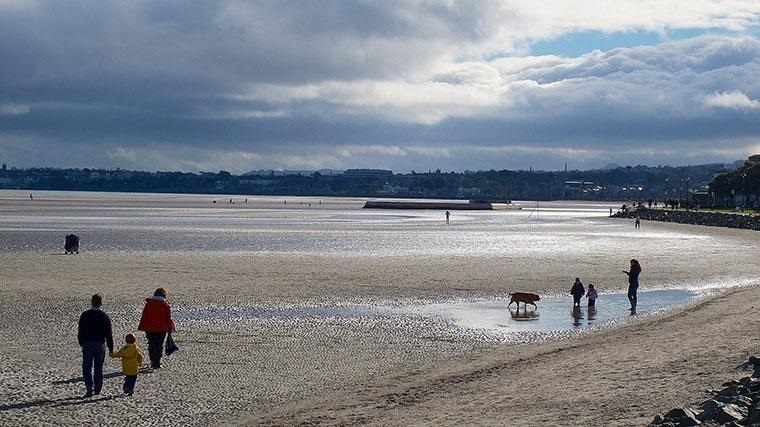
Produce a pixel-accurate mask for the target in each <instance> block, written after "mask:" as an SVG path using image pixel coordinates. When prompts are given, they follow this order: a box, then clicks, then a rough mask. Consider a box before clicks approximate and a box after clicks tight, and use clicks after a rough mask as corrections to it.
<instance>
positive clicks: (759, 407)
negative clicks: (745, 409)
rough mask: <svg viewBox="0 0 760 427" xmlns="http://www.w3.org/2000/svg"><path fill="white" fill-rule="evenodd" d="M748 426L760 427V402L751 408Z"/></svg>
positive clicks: (748, 415)
mask: <svg viewBox="0 0 760 427" xmlns="http://www.w3.org/2000/svg"><path fill="white" fill-rule="evenodd" d="M747 425H750V426H751V425H760V402H755V404H754V405H752V407H751V408H749V414H747Z"/></svg>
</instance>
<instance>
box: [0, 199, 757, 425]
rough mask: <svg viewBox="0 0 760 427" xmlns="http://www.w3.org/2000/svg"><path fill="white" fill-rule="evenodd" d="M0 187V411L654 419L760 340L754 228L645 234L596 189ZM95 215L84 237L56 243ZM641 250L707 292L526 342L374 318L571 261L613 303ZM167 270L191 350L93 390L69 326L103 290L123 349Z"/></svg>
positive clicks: (373, 420) (649, 273)
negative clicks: (98, 192) (76, 249)
mask: <svg viewBox="0 0 760 427" xmlns="http://www.w3.org/2000/svg"><path fill="white" fill-rule="evenodd" d="M0 196H2V197H0V199H2V204H0V215H1V216H0V218H2V220H3V223H2V230H0V234H2V236H3V237H4V239H3V243H2V244H3V245H4V251H5V253H4V256H3V257H2V258H0V271H2V272H3V273H2V274H3V277H2V281H1V282H0V283H1V285H0V295H1V296H2V301H3V309H2V311H0V322H2V325H3V327H2V329H0V339H2V342H3V343H4V344H3V345H2V346H0V353H2V358H1V359H2V362H0V384H2V386H0V424H1V425H40V424H44V425H91V424H95V423H105V422H116V423H119V424H121V423H128V422H134V423H138V424H148V425H158V424H166V423H173V424H176V425H210V424H234V425H237V424H244V425H245V424H250V425H256V424H270V425H271V424H286V425H290V424H301V423H307V424H320V423H321V424H365V423H366V424H373V425H410V424H412V425H425V424H427V425H433V424H435V425H440V424H448V425H453V424H490V425H493V424H497V425H518V424H520V425H546V424H559V425H563V424H564V425H591V424H603V425H644V424H647V423H648V422H650V421H651V420H652V418H653V417H654V416H655V415H656V414H657V413H660V412H663V411H666V410H669V409H671V408H672V407H676V406H685V405H688V404H691V403H695V402H699V401H700V400H703V399H702V396H707V392H706V390H707V389H710V388H719V387H720V384H721V383H722V382H724V381H726V380H727V379H730V378H733V377H736V376H737V375H740V374H738V373H736V372H734V371H733V368H734V367H735V366H736V365H738V364H740V363H742V362H743V361H745V360H746V359H747V357H748V356H749V355H752V354H757V353H758V352H760V351H759V350H760V343H759V342H758V337H757V336H756V334H755V333H754V332H753V331H754V330H756V322H757V314H756V312H757V307H758V306H760V288H759V287H758V285H759V284H760V279H758V278H760V266H758V265H757V261H756V257H757V255H756V251H755V249H754V248H756V245H757V243H758V238H759V237H760V235H758V233H757V232H754V231H748V230H728V229H721V228H710V227H702V226H689V225H680V224H665V223H656V224H655V223H649V222H646V221H645V222H644V224H643V225H642V230H641V232H640V233H635V232H634V229H633V224H632V223H629V222H628V221H626V220H620V219H609V218H606V217H604V216H603V215H599V212H602V213H603V212H604V211H605V210H606V208H604V207H590V208H589V207H585V206H574V207H573V209H574V211H573V212H574V213H573V214H572V215H570V216H567V215H565V214H564V213H561V212H564V211H562V209H564V208H562V207H561V206H559V207H557V210H556V211H552V210H549V209H548V210H547V211H546V212H544V213H542V214H541V215H543V216H542V218H543V219H542V220H541V221H542V222H537V223H532V222H528V220H527V219H525V218H526V217H527V216H528V215H529V213H528V212H522V213H520V212H509V213H496V214H495V213H489V214H470V213H468V214H466V215H465V214H462V215H459V214H456V215H452V218H451V221H452V224H451V226H450V227H446V226H445V225H444V224H443V217H442V216H441V217H440V218H438V217H435V216H431V215H435V214H430V213H421V214H415V213H412V214H409V213H405V214H393V213H390V214H389V213H384V214H382V215H384V216H380V217H376V216H375V215H376V214H373V213H371V212H370V213H367V212H361V213H360V214H359V213H355V212H354V211H353V209H354V208H353V207H354V204H356V205H358V206H360V203H358V202H354V201H330V200H324V201H323V200H318V199H297V198H294V199H291V200H290V201H289V203H288V204H289V205H290V207H289V208H287V210H285V208H284V206H283V207H281V206H280V205H285V204H284V203H282V201H281V200H268V199H267V200H264V201H260V200H256V199H255V198H251V199H250V201H249V203H248V204H247V207H248V209H249V210H246V211H243V210H242V209H244V208H243V207H242V206H241V205H240V202H239V201H238V202H237V203H236V204H235V206H234V208H233V207H232V206H226V207H220V206H218V205H219V203H216V204H215V205H216V206H214V208H213V209H211V208H210V207H209V204H210V200H211V199H212V197H210V196H208V197H203V198H201V196H193V197H188V198H184V197H179V196H178V197H177V198H176V199H173V198H169V197H166V196H145V197H137V196H134V197H135V198H134V199H131V198H127V199H124V198H121V196H113V198H109V197H111V196H109V197H104V196H101V197H96V196H90V197H85V196H80V195H75V196H67V197H61V195H60V193H51V194H50V195H49V196H48V197H47V198H46V197H45V194H40V195H36V196H35V201H34V202H38V204H37V205H31V206H30V203H29V202H28V201H25V200H22V199H21V198H19V197H17V195H16V194H15V193H13V192H6V193H4V194H2V195H0ZM167 199H168V200H167ZM46 200H48V202H46ZM215 200H217V201H218V202H222V201H226V200H225V199H222V198H221V197H218V198H216V199H215ZM259 202H260V203H259ZM46 203H47V204H46ZM257 203H258V204H257ZM309 203H311V204H312V205H311V206H310V205H309ZM82 206H84V207H82ZM318 206H321V207H320V208H317V207H318ZM571 206H572V205H571ZM223 208H224V209H228V210H227V211H223V210H222V209H223ZM309 208H313V209H315V210H316V209H319V210H318V211H317V212H316V213H310V212H311V211H309V210H308V209H309ZM233 209H234V210H233ZM586 210H588V212H586ZM597 211H599V212H597ZM553 212H554V213H553ZM557 212H559V213H557ZM357 215H360V216H357ZM473 215H474V216H473ZM484 215H485V216H484ZM498 215H509V217H505V216H498ZM552 215H556V220H555V219H552V218H553V216H552ZM563 215H565V216H563ZM439 216H440V215H439ZM135 218H148V219H147V220H136V219H135ZM357 218H358V219H357ZM503 218H513V219H514V220H513V221H512V222H509V223H507V224H506V225H504V224H503V221H502V219H503ZM568 218H569V219H568ZM82 222H84V223H86V224H88V225H87V226H86V227H82V226H80V229H82V228H83V229H84V231H83V232H81V233H80V235H81V236H82V237H83V240H82V250H81V252H80V254H79V255H68V256H67V255H63V254H62V253H63V248H62V245H63V236H64V235H65V234H66V230H70V229H72V227H73V225H74V224H78V223H82ZM461 224H464V225H461ZM58 236H59V238H58V239H57V240H55V239H56V238H57V237H58ZM113 236H117V237H113ZM192 236H200V237H201V238H200V239H199V240H198V241H197V242H195V241H193V240H192ZM281 236H285V237H281ZM526 236H527V237H526ZM526 238H527V239H529V240H528V241H527V242H528V243H521V242H525V241H526V240H525V239H526ZM49 241H50V242H49ZM473 241H475V243H473ZM167 242H169V243H167ZM347 242H348V243H347ZM230 248H232V249H230ZM632 257H636V258H638V259H639V260H640V261H641V262H642V265H643V268H644V272H643V273H642V278H641V280H642V289H669V288H679V287H692V288H697V289H699V288H711V289H712V291H711V292H710V293H709V295H706V296H703V297H700V298H696V299H694V300H690V301H689V302H686V303H684V304H680V305H678V306H675V307H673V308H672V309H668V310H661V311H657V312H652V313H640V314H637V316H633V317H628V318H626V319H625V320H624V321H621V322H619V323H617V324H614V325H610V326H609V327H599V328H590V329H587V330H582V331H577V332H574V331H570V332H568V333H566V334H561V335H559V336H557V337H556V338H551V337H549V338H542V339H538V340H534V341H531V342H524V343H514V342H511V341H510V340H508V339H504V338H503V337H502V336H501V335H500V334H498V333H494V332H493V331H489V332H487V333H486V332H482V331H479V330H476V329H472V328H465V327H462V326H461V325H457V324H456V323H455V322H452V321H451V320H450V319H443V318H439V317H436V316H396V315H361V310H367V309H369V308H371V307H376V306H384V307H385V306H389V307H402V308H403V307H416V306H418V305H421V304H431V303H444V304H447V303H450V302H452V301H462V300H464V301H469V300H481V299H486V300H489V301H496V302H499V301H503V303H504V305H505V306H506V303H507V301H508V299H507V295H506V293H507V292H512V291H516V290H522V291H532V292H538V293H541V294H542V295H555V296H559V295H564V294H566V293H567V292H568V291H569V288H570V285H571V284H572V281H573V279H574V277H576V276H582V277H583V279H584V280H591V281H593V282H594V283H597V284H599V285H598V286H599V287H600V291H601V292H602V295H601V296H600V304H603V303H604V293H605V292H606V293H620V292H623V291H624V290H625V287H626V282H625V275H624V274H622V272H621V270H623V269H625V268H626V267H627V261H628V260H629V259H630V258H632ZM587 278H588V279H587ZM157 287H164V288H166V289H167V290H168V299H169V300H170V301H171V303H172V306H173V309H174V311H175V317H176V318H177V324H178V326H177V329H178V331H177V333H176V334H175V339H176V340H177V342H178V344H179V346H180V348H181V350H180V352H179V354H176V355H173V356H171V357H169V358H167V359H166V360H165V363H164V365H165V366H164V367H163V368H162V369H161V370H159V371H155V372H151V371H150V370H147V371H146V372H144V373H141V374H140V375H139V377H138V381H137V386H136V390H135V395H134V396H132V397H129V398H127V397H123V396H122V395H121V392H120V391H121V381H122V377H121V374H120V364H119V362H118V360H107V361H106V373H107V377H106V380H105V385H104V389H103V393H102V394H101V395H100V396H96V397H94V398H90V399H81V398H80V396H81V395H82V394H83V393H84V386H83V384H82V382H81V353H80V349H79V347H78V345H77V342H76V327H77V319H78V316H79V314H80V313H81V311H82V310H84V309H86V308H87V305H88V301H89V297H90V295H92V294H93V293H95V292H97V293H100V294H101V295H103V298H104V304H103V309H104V310H105V311H106V312H107V313H108V314H109V315H110V316H111V319H112V321H113V324H114V339H115V341H116V343H117V346H119V345H120V344H121V343H122V342H123V336H124V335H125V334H126V333H128V332H133V333H136V332H137V331H136V327H137V322H138V320H139V316H140V311H141V309H142V305H143V300H144V298H146V297H149V296H150V295H152V292H153V290H154V289H155V288H157ZM540 304H541V303H540V302H539V310H540V307H541V306H540ZM347 307H348V308H350V309H351V310H353V311H350V313H352V314H350V315H345V314H341V313H345V310H346V308H347ZM341 310H344V311H341ZM356 313H360V314H356ZM568 320H569V315H568ZM138 344H139V345H141V346H142V347H143V348H144V347H145V346H146V343H145V339H144V336H142V334H138Z"/></svg>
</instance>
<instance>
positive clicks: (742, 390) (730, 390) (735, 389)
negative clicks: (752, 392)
mask: <svg viewBox="0 0 760 427" xmlns="http://www.w3.org/2000/svg"><path fill="white" fill-rule="evenodd" d="M747 393H749V390H748V389H747V387H744V386H743V385H730V386H728V387H726V388H724V389H723V390H721V391H720V392H718V396H738V395H742V394H747Z"/></svg>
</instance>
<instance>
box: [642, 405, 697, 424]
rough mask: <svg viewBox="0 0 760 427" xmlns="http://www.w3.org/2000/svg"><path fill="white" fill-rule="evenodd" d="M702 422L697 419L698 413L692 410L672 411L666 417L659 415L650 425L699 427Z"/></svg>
mask: <svg viewBox="0 0 760 427" xmlns="http://www.w3.org/2000/svg"><path fill="white" fill-rule="evenodd" d="M700 424H701V422H700V421H699V419H697V412H696V411H695V410H694V409H692V408H675V409H671V410H670V411H668V412H667V413H666V414H664V415H658V416H656V417H655V418H654V420H652V422H651V423H650V424H649V425H650V426H659V427H664V426H697V425H700Z"/></svg>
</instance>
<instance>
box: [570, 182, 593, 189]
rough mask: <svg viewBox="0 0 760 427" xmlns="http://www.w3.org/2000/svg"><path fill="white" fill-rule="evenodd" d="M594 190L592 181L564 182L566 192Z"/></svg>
mask: <svg viewBox="0 0 760 427" xmlns="http://www.w3.org/2000/svg"><path fill="white" fill-rule="evenodd" d="M592 188H594V183H593V182H592V181H565V190H568V191H587V190H589V189H592Z"/></svg>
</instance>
